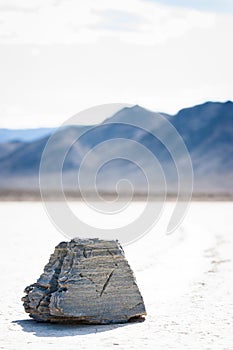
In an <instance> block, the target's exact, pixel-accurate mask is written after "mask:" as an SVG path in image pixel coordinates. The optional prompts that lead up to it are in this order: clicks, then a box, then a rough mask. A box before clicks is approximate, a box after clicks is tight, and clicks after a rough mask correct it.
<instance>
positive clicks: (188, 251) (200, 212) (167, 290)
mask: <svg viewBox="0 0 233 350" xmlns="http://www.w3.org/2000/svg"><path fill="white" fill-rule="evenodd" d="M77 205H78V204H77ZM135 205H137V204H135ZM138 205H140V204H138ZM170 205H171V204H167V213H168V212H169V210H170V207H169V206H170ZM0 213H1V214H0V215H1V246H0V261H1V288H0V349H7V350H21V349H33V350H36V349H56V350H57V349H59V350H63V349H64V350H69V349H75V350H76V349H77V350H80V349H97V350H98V349H156V350H160V349H161V350H162V349H164V350H167V349H177V350H182V349H185V350H187V349H190V350H207V349H211V350H212V349H216V350H232V349H233V225H232V224H233V203H230V202H229V203H228V202H224V203H221V202H218V203H214V202H211V203H205V202H201V203H198V202H195V203H192V204H191V207H190V210H189V213H188V214H187V216H186V218H185V220H184V222H183V223H182V225H181V226H180V227H179V229H178V230H177V231H176V232H175V233H174V234H172V235H170V236H166V235H164V230H165V226H166V222H167V220H168V215H169V214H166V212H165V214H164V216H163V218H162V220H161V221H160V223H159V224H158V225H157V226H156V227H155V228H154V229H153V230H152V231H151V232H150V233H149V234H147V235H146V236H145V237H143V238H142V239H141V240H139V241H137V242H136V243H134V244H131V245H129V246H126V247H125V248H124V250H125V253H126V257H127V259H128V260H129V263H130V265H131V267H132V268H133V270H134V272H135V275H136V278H137V282H138V285H139V287H140V290H141V292H142V295H143V297H144V301H145V305H146V309H147V313H148V316H147V317H146V320H145V322H143V323H130V324H125V325H111V326H74V325H72V326H71V325H70V326H69V325H67V326H64V325H52V324H42V323H36V322H35V321H33V320H31V319H30V318H29V317H28V315H27V314H25V313H24V309H23V307H22V302H21V300H20V299H21V297H22V296H23V289H24V287H25V286H27V285H28V284H30V283H32V282H35V281H36V279H37V278H38V277H39V275H40V273H41V272H42V270H43V267H44V265H45V263H47V261H48V258H49V255H50V253H52V251H53V249H54V246H55V245H56V244H58V243H59V242H60V241H63V240H65V238H64V237H63V236H62V235H61V234H60V233H58V232H57V231H56V229H55V228H54V227H53V226H52V224H51V223H50V221H49V219H48V218H47V216H46V214H45V212H44V210H43V207H42V205H41V203H30V202H27V203H23V202H22V203H17V202H14V203H8V202H5V203H0ZM77 235H78V230H77Z"/></svg>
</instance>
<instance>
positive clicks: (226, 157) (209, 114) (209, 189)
mask: <svg viewBox="0 0 233 350" xmlns="http://www.w3.org/2000/svg"><path fill="white" fill-rule="evenodd" d="M156 115H157V114H156V113H154V112H151V111H148V110H146V109H144V108H142V107H140V106H134V107H131V108H130V107H127V108H123V109H122V110H120V111H119V112H117V113H116V114H115V115H113V116H112V117H110V118H108V119H107V120H105V121H104V122H103V123H101V124H99V125H98V126H97V127H95V128H92V126H87V127H85V126H70V127H66V128H64V129H61V130H59V131H58V132H57V133H56V134H55V135H56V136H55V142H54V144H53V147H52V148H51V149H50V153H49V155H48V157H49V158H48V159H49V162H48V168H47V169H46V171H47V174H48V183H49V184H51V189H54V190H55V189H56V188H55V187H54V188H53V186H54V184H53V181H52V179H53V174H54V172H56V171H57V168H56V164H57V162H58V159H59V157H60V155H61V154H62V152H63V150H64V149H66V148H67V146H70V145H71V144H72V143H73V142H74V143H73V146H72V147H70V149H69V152H68V153H67V157H66V159H65V162H64V166H63V170H64V175H63V180H64V184H65V187H66V188H67V189H68V190H69V191H71V192H72V191H74V190H77V186H78V183H77V172H78V169H79V167H80V164H81V162H82V160H83V159H84V157H85V155H87V153H88V151H89V150H91V149H93V148H94V147H95V146H97V145H98V144H99V143H103V142H104V141H107V140H109V139H115V138H119V137H121V138H127V139H130V140H134V141H137V142H139V143H141V144H142V145H144V146H145V147H146V148H147V149H149V150H150V151H151V152H152V153H153V154H154V155H156V157H157V158H158V160H159V162H160V164H161V166H162V168H163V170H164V172H165V174H166V180H167V183H168V189H169V191H170V192H175V191H176V190H177V186H176V185H175V183H176V182H177V173H176V168H175V165H174V163H173V161H172V158H171V156H170V154H169V152H168V151H167V149H166V147H164V145H163V144H162V143H161V142H160V141H159V140H156V139H155V138H154V137H153V136H152V134H151V133H148V132H145V131H143V130H141V129H140V128H136V127H131V126H130V125H125V124H117V123H121V122H124V123H127V122H128V121H129V122H130V120H134V121H136V120H140V121H143V120H147V119H146V118H147V117H148V116H150V123H149V128H150V130H151V131H153V130H155V129H156V128H159V127H160V124H159V121H158V118H156ZM163 115H164V116H165V118H167V119H168V120H169V121H170V122H171V123H172V125H173V126H174V127H175V128H176V129H177V131H178V132H179V133H180V135H181V136H182V138H183V140H184V142H185V144H186V146H187V149H188V150H189V152H190V155H191V159H192V162H193V169H194V192H195V193H200V194H202V193H204V194H210V195H212V194H228V193H230V194H233V185H232V184H233V103H232V102H230V101H228V102H225V103H220V102H206V103H204V104H201V105H198V106H194V107H191V108H186V109H183V110H181V111H180V112H178V113H177V114H176V115H173V116H169V115H165V114H163ZM147 127H148V123H147ZM83 131H85V134H84V135H83V136H82V137H81V138H80V140H79V141H78V142H75V140H76V139H77V138H78V136H79V135H80V134H81V133H83ZM53 132H54V129H48V128H44V129H35V130H32V129H29V130H28V131H27V130H23V131H22V130H21V131H20V132H19V131H17V130H15V131H9V130H8V131H6V130H5V132H4V130H3V129H0V165H1V167H0V190H2V191H19V190H21V191H30V190H33V191H34V190H35V191H37V190H38V172H39V166H40V159H41V155H42V152H43V150H44V147H45V145H46V143H47V141H48V139H49V137H50V135H51V134H52V133H53ZM116 147H117V148H118V151H119V153H120V154H123V155H124V153H125V154H126V153H127V156H129V159H130V156H132V158H135V147H134V146H133V144H132V145H129V146H127V152H126V149H125V148H124V147H125V145H124V143H122V144H121V143H119V142H118V144H116V146H114V147H113V148H111V147H109V144H108V143H106V144H105V143H103V145H102V148H101V152H100V153H99V155H98V156H96V158H95V159H92V160H91V161H90V164H88V168H87V169H88V170H87V169H86V183H85V186H86V188H87V189H88V186H89V184H90V183H89V182H88V181H89V179H90V174H92V173H93V172H94V171H95V170H96V169H95V167H96V165H98V164H100V163H101V161H103V160H104V159H105V158H106V154H108V155H109V156H110V157H111V155H112V156H114V154H115V150H116ZM137 157H138V160H140V162H143V170H145V171H147V170H148V169H150V166H151V164H150V160H149V158H147V157H144V156H142V154H140V153H138V154H137ZM142 157H143V159H142ZM50 160H51V161H50ZM120 178H127V179H129V180H130V181H131V182H132V183H133V185H134V187H135V189H136V190H137V191H138V192H140V193H143V192H144V191H145V188H146V182H145V178H144V176H143V172H142V171H140V170H139V169H138V168H137V167H136V166H135V165H134V164H133V163H132V162H130V161H127V160H123V159H118V160H115V161H114V162H109V163H107V164H106V165H105V166H103V167H102V168H101V169H100V171H99V173H98V177H97V185H98V188H99V189H100V190H102V191H105V192H112V191H114V189H115V185H116V183H117V181H118V180H119V179H120ZM153 186H154V187H153V189H154V191H156V192H159V183H157V182H156V176H155V181H154V184H153ZM89 190H90V191H92V190H93V188H92V186H90V188H89Z"/></svg>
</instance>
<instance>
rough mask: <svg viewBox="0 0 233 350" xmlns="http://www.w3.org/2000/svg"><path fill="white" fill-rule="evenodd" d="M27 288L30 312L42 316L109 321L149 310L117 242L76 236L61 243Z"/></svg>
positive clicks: (136, 316) (42, 318) (59, 319)
mask: <svg viewBox="0 0 233 350" xmlns="http://www.w3.org/2000/svg"><path fill="white" fill-rule="evenodd" d="M25 293H26V296H24V297H23V298H22V301H23V302H24V304H23V305H24V308H25V311H26V312H28V313H29V314H30V316H31V317H33V318H34V319H35V320H37V321H44V322H64V323H66V322H68V323H71V322H75V323H87V324H108V323H123V322H127V321H129V320H132V319H141V318H142V316H143V315H146V311H145V306H144V302H143V299H142V296H141V294H140V292H139V289H138V287H137V284H136V281H135V277H134V275H133V272H132V270H131V268H130V266H129V264H128V262H127V260H126V258H125V255H124V252H123V249H122V247H121V246H120V244H119V243H118V242H117V241H107V240H99V239H79V238H75V239H73V240H71V241H70V242H61V243H60V244H59V245H58V246H57V247H56V248H55V251H54V253H53V254H52V255H51V257H50V260H49V263H48V264H47V265H46V266H45V268H44V272H43V273H42V275H41V276H40V278H39V279H38V280H37V282H36V283H34V284H32V285H30V286H29V287H27V288H26V289H25Z"/></svg>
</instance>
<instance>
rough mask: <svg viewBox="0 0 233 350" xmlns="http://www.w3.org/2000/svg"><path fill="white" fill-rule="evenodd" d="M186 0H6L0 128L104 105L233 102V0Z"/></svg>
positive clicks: (171, 106)
mask: <svg viewBox="0 0 233 350" xmlns="http://www.w3.org/2000/svg"><path fill="white" fill-rule="evenodd" d="M165 3H166V4H167V5H165ZM169 3H172V4H173V5H170V4H169ZM182 3H185V2H184V1H183V2H182V1H181V0H180V1H178V0H177V1H169V0H166V1H162V0H160V1H159V2H157V1H152V0H151V1H147V0H98V1H96V0H85V1H83V0H20V1H17V0H0V127H10V128H13V127H14V128H18V127H20V128H23V127H38V126H57V125H60V124H61V123H62V122H63V121H65V119H67V118H69V117H70V116H72V115H73V114H76V113H77V112H79V111H80V110H82V109H85V108H89V107H92V106H94V105H99V104H102V103H112V102H121V103H129V104H139V105H141V106H144V107H146V108H149V109H152V110H156V111H163V112H168V113H175V112H176V111H178V110H179V109H181V108H183V107H186V106H192V105H194V104H197V103H201V102H204V101H206V100H219V101H225V100H228V99H230V100H231V99H232V94H233V69H232V62H233V49H232V33H233V11H232V10H233V6H232V4H233V2H232V1H231V0H225V1H221V0H219V2H218V0H215V1H213V2H212V3H211V2H210V1H204V0H203V1H202V2H201V1H200V2H198V1H197V2H196V3H195V2H194V1H190V2H189V7H184V6H181V5H182ZM192 3H195V4H196V6H191V5H192ZM203 3H204V4H205V5H206V6H205V7H204V6H203V5H202V6H198V4H203ZM219 3H222V7H221V8H220V6H219ZM177 4H179V5H180V6H177ZM211 4H212V5H213V6H212V7H211ZM227 4H228V7H227ZM217 5H218V6H217ZM220 9H221V11H220Z"/></svg>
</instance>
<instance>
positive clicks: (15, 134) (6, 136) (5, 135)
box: [0, 128, 55, 143]
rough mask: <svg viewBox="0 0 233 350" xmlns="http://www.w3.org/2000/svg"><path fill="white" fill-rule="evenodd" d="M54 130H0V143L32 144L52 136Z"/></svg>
mask: <svg viewBox="0 0 233 350" xmlns="http://www.w3.org/2000/svg"><path fill="white" fill-rule="evenodd" d="M54 130H55V129H54V128H38V129H0V143H5V142H14V141H19V142H32V141H35V140H38V139H41V138H42V137H45V136H48V135H50V134H51V133H52V132H53V131H54Z"/></svg>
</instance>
